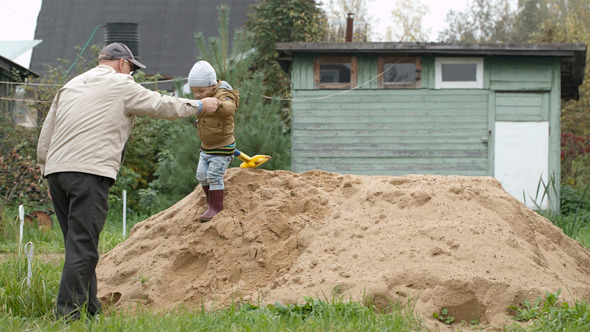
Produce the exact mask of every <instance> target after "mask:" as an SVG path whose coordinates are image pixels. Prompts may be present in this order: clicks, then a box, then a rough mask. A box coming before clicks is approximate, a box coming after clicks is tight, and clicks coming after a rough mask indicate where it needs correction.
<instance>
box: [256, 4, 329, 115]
mask: <svg viewBox="0 0 590 332" xmlns="http://www.w3.org/2000/svg"><path fill="white" fill-rule="evenodd" d="M246 29H247V31H248V32H249V33H251V34H252V35H253V38H254V40H255V41H256V44H255V47H256V48H255V50H254V59H255V60H254V64H253V66H252V68H251V70H252V72H261V73H262V74H263V75H264V82H265V83H266V87H265V95H267V96H272V97H275V98H287V99H288V98H289V96H290V86H291V85H290V83H289V77H288V75H287V74H286V73H285V72H284V71H283V70H282V69H281V67H280V66H279V64H278V62H277V58H278V52H277V51H276V49H275V44H276V43H279V42H317V41H321V40H322V37H323V36H324V35H325V33H326V16H325V13H324V11H323V10H321V9H320V7H319V6H318V3H317V1H316V0H289V1H287V0H260V1H259V2H257V3H256V4H255V5H253V6H252V13H251V14H249V15H248V18H247V20H246ZM283 110H285V112H284V114H283V118H284V119H285V120H286V121H287V122H288V120H289V113H288V105H287V103H284V105H283Z"/></svg>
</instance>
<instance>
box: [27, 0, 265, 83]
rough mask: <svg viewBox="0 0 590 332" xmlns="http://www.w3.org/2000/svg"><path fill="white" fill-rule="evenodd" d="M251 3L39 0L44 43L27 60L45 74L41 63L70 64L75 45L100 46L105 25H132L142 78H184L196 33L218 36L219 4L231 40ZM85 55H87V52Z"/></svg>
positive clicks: (191, 61) (246, 0)
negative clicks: (227, 11) (226, 13)
mask: <svg viewBox="0 0 590 332" xmlns="http://www.w3.org/2000/svg"><path fill="white" fill-rule="evenodd" d="M254 2H255V1H254V0H222V1H207V0H167V1H145V0H102V1H94V0H79V1H70V0H43V2H42V6H41V11H40V13H39V17H38V21H37V28H36V31H35V39H41V40H43V43H42V44H41V45H39V46H38V47H36V48H35V49H34V51H33V55H32V58H31V70H33V71H35V72H38V73H39V74H44V73H45V64H49V65H52V66H57V65H58V64H60V63H59V61H58V59H66V60H70V61H74V60H75V59H76V56H77V55H78V53H79V51H77V50H76V49H75V47H76V46H80V47H83V46H84V45H86V44H87V43H88V45H100V46H103V45H104V42H105V35H106V34H107V31H106V29H107V26H106V24H107V23H132V24H135V25H136V27H137V28H136V29H135V30H128V32H130V33H131V34H132V35H131V36H127V37H125V38H130V39H135V37H137V41H138V45H137V47H138V49H137V51H135V50H134V49H132V51H134V53H137V55H138V56H139V58H140V59H141V62H142V63H144V64H145V65H146V66H147V68H146V69H145V70H143V71H144V72H145V73H146V74H148V75H150V74H156V73H160V74H162V75H164V76H165V77H179V76H181V77H186V76H187V75H188V72H189V71H190V69H191V67H192V65H193V64H194V63H195V61H196V56H197V55H198V53H197V47H196V44H195V39H194V36H195V33H197V32H201V33H203V35H204V36H205V37H211V36H218V34H219V22H218V10H217V7H218V6H219V5H222V4H223V5H227V6H229V7H230V20H229V31H230V38H231V36H233V32H234V31H235V30H236V29H240V28H241V27H242V26H243V24H244V22H245V20H246V13H247V12H248V10H249V6H250V5H251V4H253V3H254ZM86 52H88V53H83V56H86V57H88V56H90V55H91V54H90V52H89V51H88V50H87V51H86Z"/></svg>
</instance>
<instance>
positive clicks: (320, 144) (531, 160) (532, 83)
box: [277, 43, 586, 210]
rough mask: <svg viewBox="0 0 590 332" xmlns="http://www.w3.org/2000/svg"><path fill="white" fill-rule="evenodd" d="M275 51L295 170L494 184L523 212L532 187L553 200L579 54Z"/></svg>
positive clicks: (578, 49)
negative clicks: (549, 188)
mask: <svg viewBox="0 0 590 332" xmlns="http://www.w3.org/2000/svg"><path fill="white" fill-rule="evenodd" d="M277 49H278V50H279V51H280V53H281V54H282V56H281V58H280V62H281V64H282V65H283V68H286V69H287V70H289V71H290V74H291V84H292V86H291V89H292V98H293V101H292V170H293V171H295V172H303V171H308V170H312V169H322V170H326V171H332V172H339V173H352V174H375V175H377V174H384V175H404V174H444V175H471V176H486V175H487V176H494V177H495V178H496V179H498V180H499V181H500V182H501V183H502V186H503V187H504V188H505V189H506V191H508V192H509V193H511V194H512V195H513V196H515V197H516V198H517V199H519V200H521V201H523V202H526V203H527V205H528V206H531V207H532V206H533V200H534V199H535V197H536V190H537V185H538V184H539V181H540V179H543V181H544V182H545V183H546V184H547V183H549V181H550V179H551V177H555V180H556V181H555V183H554V184H555V186H556V188H557V193H559V174H560V110H561V109H560V106H561V99H562V98H563V99H570V98H577V97H578V86H579V85H580V84H581V82H582V79H583V75H584V67H585V61H586V60H585V59H586V46H585V45H570V44H567V45H564V44H519V45H514V44H463V45H457V44H438V43H426V44H425V43H279V44H277ZM540 198H541V195H539V197H537V199H538V201H537V203H541V201H540ZM541 204H542V206H546V205H547V200H544V201H543V202H542V203H541ZM551 204H552V206H551V208H552V209H555V210H557V208H558V206H559V201H558V199H553V200H552V202H551Z"/></svg>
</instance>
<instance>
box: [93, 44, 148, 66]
mask: <svg viewBox="0 0 590 332" xmlns="http://www.w3.org/2000/svg"><path fill="white" fill-rule="evenodd" d="M118 59H126V60H128V61H129V62H131V63H132V64H133V65H135V67H137V68H145V65H144V64H142V63H141V62H139V61H137V60H135V57H133V53H131V50H130V49H129V47H127V45H125V44H123V43H111V44H108V45H107V46H105V47H103V49H102V50H101V51H100V55H99V56H98V60H99V61H100V60H118Z"/></svg>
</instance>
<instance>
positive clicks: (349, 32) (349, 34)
mask: <svg viewBox="0 0 590 332" xmlns="http://www.w3.org/2000/svg"><path fill="white" fill-rule="evenodd" d="M353 22H354V13H348V18H347V19H346V42H347V43H350V42H351V41H352V26H353Z"/></svg>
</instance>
